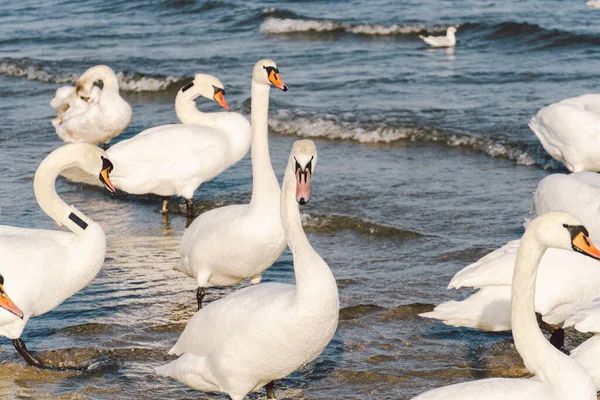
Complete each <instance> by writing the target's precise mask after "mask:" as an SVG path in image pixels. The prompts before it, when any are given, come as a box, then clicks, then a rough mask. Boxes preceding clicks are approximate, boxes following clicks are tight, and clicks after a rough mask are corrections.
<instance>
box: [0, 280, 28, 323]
mask: <svg viewBox="0 0 600 400" xmlns="http://www.w3.org/2000/svg"><path fill="white" fill-rule="evenodd" d="M0 307H2V308H4V309H5V310H6V311H8V312H11V313H13V314H15V315H16V316H17V317H19V318H21V319H23V316H24V314H23V311H21V309H20V308H19V307H17V305H16V304H15V303H13V301H12V300H11V299H10V297H8V294H7V293H6V290H5V289H4V276H2V275H1V274H0Z"/></svg>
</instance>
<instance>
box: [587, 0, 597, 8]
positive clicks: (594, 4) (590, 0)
mask: <svg viewBox="0 0 600 400" xmlns="http://www.w3.org/2000/svg"><path fill="white" fill-rule="evenodd" d="M585 4H587V6H588V7H592V8H600V0H588V1H586V2H585Z"/></svg>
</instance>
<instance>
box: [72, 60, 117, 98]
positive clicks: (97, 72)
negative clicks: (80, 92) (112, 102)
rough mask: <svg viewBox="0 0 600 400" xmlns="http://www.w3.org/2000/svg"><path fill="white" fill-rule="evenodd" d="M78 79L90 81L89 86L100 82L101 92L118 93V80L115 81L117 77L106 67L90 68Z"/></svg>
mask: <svg viewBox="0 0 600 400" xmlns="http://www.w3.org/2000/svg"><path fill="white" fill-rule="evenodd" d="M79 79H86V80H90V81H91V82H90V83H91V84H93V83H94V82H95V81H102V90H103V91H107V92H113V93H119V80H118V79H117V75H116V74H115V72H114V71H113V70H112V69H111V68H110V67H108V66H106V65H97V66H95V67H92V68H90V69H89V70H87V71H86V72H85V73H84V74H83V75H82V76H81V77H80V78H79Z"/></svg>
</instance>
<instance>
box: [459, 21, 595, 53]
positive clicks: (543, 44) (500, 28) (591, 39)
mask: <svg viewBox="0 0 600 400" xmlns="http://www.w3.org/2000/svg"><path fill="white" fill-rule="evenodd" d="M460 31H461V32H462V33H463V34H464V35H467V38H468V39H469V40H470V41H471V40H478V41H484V42H488V41H490V40H493V41H509V42H515V43H521V44H525V45H530V46H534V47H539V48H541V49H546V48H555V47H561V46H572V45H590V44H595V45H597V44H600V36H597V35H593V34H582V33H575V32H569V31H563V30H559V29H554V28H546V27H543V26H540V25H538V24H532V23H528V22H517V21H505V22H499V23H494V24H484V23H466V24H463V25H462V26H461V29H460ZM458 35H459V40H460V36H461V35H460V34H458ZM469 36H471V37H470V38H469Z"/></svg>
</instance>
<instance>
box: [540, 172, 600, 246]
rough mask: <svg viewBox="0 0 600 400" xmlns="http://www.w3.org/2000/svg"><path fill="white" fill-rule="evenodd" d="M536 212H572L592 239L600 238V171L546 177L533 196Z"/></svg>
mask: <svg viewBox="0 0 600 400" xmlns="http://www.w3.org/2000/svg"><path fill="white" fill-rule="evenodd" d="M532 211H533V213H534V214H535V215H536V216H539V215H542V214H545V213H547V212H549V211H568V212H570V213H571V214H573V215H574V216H576V217H577V218H578V219H579V220H580V221H582V222H583V224H584V225H585V226H586V228H587V229H588V230H589V232H590V235H591V237H592V239H595V238H598V239H600V174H598V173H595V172H589V171H583V172H576V173H572V174H570V175H565V174H553V175H549V176H547V177H545V178H544V179H542V180H541V181H540V183H539V184H538V187H537V189H536V191H535V193H534V195H533V202H532ZM598 239H596V240H598Z"/></svg>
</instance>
